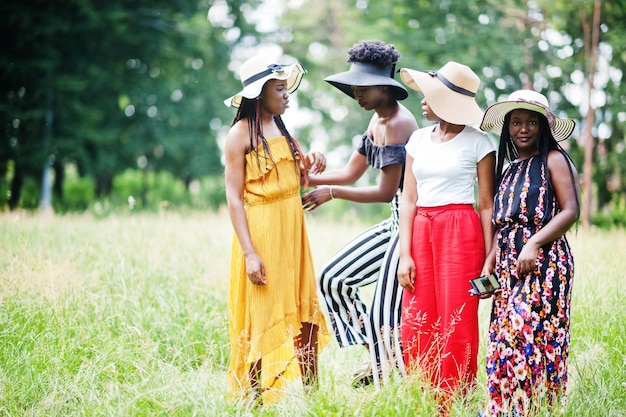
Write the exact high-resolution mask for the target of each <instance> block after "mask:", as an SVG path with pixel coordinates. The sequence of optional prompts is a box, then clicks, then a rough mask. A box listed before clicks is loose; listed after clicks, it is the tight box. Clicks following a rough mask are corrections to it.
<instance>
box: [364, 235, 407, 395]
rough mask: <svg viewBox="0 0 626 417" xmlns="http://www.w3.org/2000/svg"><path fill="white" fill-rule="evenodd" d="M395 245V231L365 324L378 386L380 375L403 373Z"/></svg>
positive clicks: (399, 298)
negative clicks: (397, 371) (395, 372)
mask: <svg viewBox="0 0 626 417" xmlns="http://www.w3.org/2000/svg"><path fill="white" fill-rule="evenodd" d="M398 248H399V246H398V234H394V236H393V237H392V239H391V243H390V244H389V246H388V249H387V252H386V254H385V257H384V259H383V262H382V265H381V269H380V277H379V278H378V282H377V283H376V289H375V290H374V297H373V300H372V307H371V309H370V321H369V322H368V324H369V327H368V328H367V330H368V337H369V339H370V345H369V349H370V356H371V361H372V367H373V369H375V370H378V372H374V374H373V377H374V378H373V379H374V384H375V386H376V387H377V388H379V387H380V382H381V381H380V378H381V377H382V382H386V381H387V380H388V379H389V376H390V374H391V372H392V371H393V370H394V369H395V368H398V370H399V371H400V373H401V374H402V375H405V374H406V371H405V369H404V361H403V358H402V346H401V343H400V312H401V305H402V287H400V285H399V282H398V277H397V273H398V260H399V250H398Z"/></svg>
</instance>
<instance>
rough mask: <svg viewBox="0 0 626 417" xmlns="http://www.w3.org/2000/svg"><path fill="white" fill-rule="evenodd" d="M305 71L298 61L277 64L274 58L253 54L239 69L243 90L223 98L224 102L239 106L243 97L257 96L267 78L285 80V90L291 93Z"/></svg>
mask: <svg viewBox="0 0 626 417" xmlns="http://www.w3.org/2000/svg"><path fill="white" fill-rule="evenodd" d="M305 72H306V70H305V69H304V67H303V66H302V64H300V63H295V64H291V65H285V64H277V63H276V61H275V60H273V59H272V58H269V57H267V56H265V55H259V56H255V57H253V58H250V59H248V60H247V61H246V62H244V63H243V64H242V65H241V68H240V69H239V78H240V79H241V84H243V90H241V91H240V92H238V93H237V94H235V95H234V96H232V97H229V98H227V99H226V100H224V104H225V105H226V106H229V107H230V106H233V107H239V105H240V104H241V100H242V98H243V97H245V98H249V99H255V98H257V97H258V96H259V95H260V94H261V90H263V86H264V85H265V83H266V82H267V81H269V80H287V91H288V92H289V93H293V92H294V91H296V90H297V89H298V86H299V85H300V81H302V76H303V75H304V73H305Z"/></svg>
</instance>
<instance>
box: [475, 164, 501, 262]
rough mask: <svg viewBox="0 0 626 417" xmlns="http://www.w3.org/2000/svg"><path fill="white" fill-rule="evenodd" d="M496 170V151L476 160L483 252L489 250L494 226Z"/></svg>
mask: <svg viewBox="0 0 626 417" xmlns="http://www.w3.org/2000/svg"><path fill="white" fill-rule="evenodd" d="M495 171H496V153H495V152H491V153H489V154H488V155H486V156H485V157H484V158H483V159H481V160H480V161H479V162H478V168H477V173H478V215H479V217H480V225H481V227H482V230H483V238H484V240H485V253H487V252H488V251H490V250H491V240H492V239H493V234H494V227H493V224H492V221H491V220H492V218H493V196H494V184H495Z"/></svg>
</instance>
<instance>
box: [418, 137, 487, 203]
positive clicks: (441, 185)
mask: <svg viewBox="0 0 626 417" xmlns="http://www.w3.org/2000/svg"><path fill="white" fill-rule="evenodd" d="M434 128H435V126H428V127H425V128H422V129H419V130H416V131H415V132H413V134H412V135H411V137H410V138H409V141H408V142H407V144H406V152H407V153H408V154H409V155H410V156H412V157H413V166H412V167H411V170H412V171H413V175H415V179H416V180H417V206H419V207H436V206H444V205H447V204H474V202H475V199H474V185H475V184H476V178H477V176H478V173H477V165H478V162H479V161H480V160H481V159H483V158H484V157H485V156H486V155H488V154H489V153H491V152H495V150H496V147H495V144H494V143H493V142H492V141H491V139H489V137H488V136H487V135H485V134H484V133H482V132H480V131H478V130H476V129H474V128H473V127H471V126H465V128H464V129H463V130H462V131H461V132H459V134H458V135H456V136H455V137H454V138H452V139H451V140H449V141H447V142H443V143H435V142H433V141H432V140H431V138H430V135H431V133H432V131H433V129H434Z"/></svg>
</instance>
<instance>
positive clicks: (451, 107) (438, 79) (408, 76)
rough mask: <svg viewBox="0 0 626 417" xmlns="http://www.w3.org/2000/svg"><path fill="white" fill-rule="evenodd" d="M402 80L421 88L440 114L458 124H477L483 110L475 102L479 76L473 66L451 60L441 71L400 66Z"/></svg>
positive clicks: (435, 110) (417, 88)
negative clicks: (418, 69)
mask: <svg viewBox="0 0 626 417" xmlns="http://www.w3.org/2000/svg"><path fill="white" fill-rule="evenodd" d="M400 77H401V78H402V81H403V82H404V83H405V84H406V85H407V86H408V87H409V88H411V89H413V90H416V91H421V92H422V93H424V96H425V97H426V101H427V102H428V105H429V106H430V108H431V109H432V110H433V112H435V114H436V115H437V116H439V117H440V118H441V119H443V120H445V121H446V122H449V123H454V124H458V125H471V124H478V123H480V121H481V120H482V118H483V112H482V110H481V109H480V107H478V104H477V103H476V99H475V97H476V92H477V91H478V86H479V85H480V78H478V75H476V74H475V73H474V71H472V70H471V68H470V67H468V66H466V65H463V64H459V63H458V62H454V61H450V62H448V63H446V64H445V65H444V66H443V67H441V69H439V70H438V71H416V70H413V69H409V68H402V69H400Z"/></svg>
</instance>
